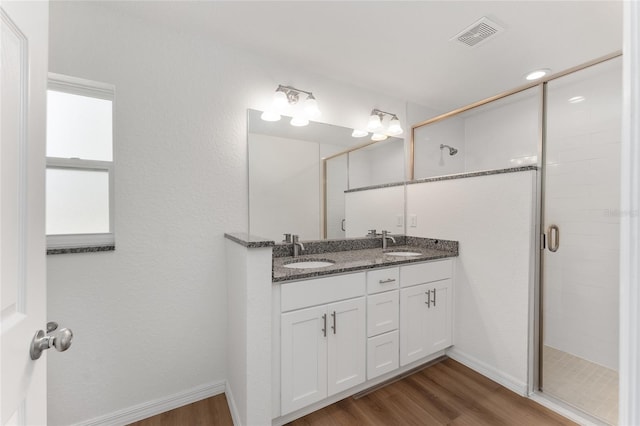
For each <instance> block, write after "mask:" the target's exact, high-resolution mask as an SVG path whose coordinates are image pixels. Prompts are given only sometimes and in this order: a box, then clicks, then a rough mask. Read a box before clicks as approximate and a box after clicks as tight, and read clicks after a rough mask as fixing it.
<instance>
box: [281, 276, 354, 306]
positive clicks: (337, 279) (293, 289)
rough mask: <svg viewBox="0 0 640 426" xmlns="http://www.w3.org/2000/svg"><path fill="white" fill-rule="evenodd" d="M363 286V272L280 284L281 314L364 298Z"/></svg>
mask: <svg viewBox="0 0 640 426" xmlns="http://www.w3.org/2000/svg"><path fill="white" fill-rule="evenodd" d="M365 286H366V284H365V274H364V272H361V273H357V274H347V275H337V276H332V277H327V278H318V279H314V280H307V281H296V282H292V283H286V284H282V285H281V288H280V303H281V312H287V311H292V310H294V309H300V308H306V307H308V306H315V305H322V304H326V303H331V302H335V301H338V300H343V299H350V298H352V297H358V296H364V294H365Z"/></svg>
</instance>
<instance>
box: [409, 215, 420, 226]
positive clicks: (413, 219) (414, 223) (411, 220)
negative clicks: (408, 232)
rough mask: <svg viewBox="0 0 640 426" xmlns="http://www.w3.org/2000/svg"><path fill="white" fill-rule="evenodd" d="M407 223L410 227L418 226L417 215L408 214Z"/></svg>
mask: <svg viewBox="0 0 640 426" xmlns="http://www.w3.org/2000/svg"><path fill="white" fill-rule="evenodd" d="M409 223H410V224H411V227H412V228H415V227H416V226H418V215H415V214H411V215H409Z"/></svg>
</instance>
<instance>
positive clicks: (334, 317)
mask: <svg viewBox="0 0 640 426" xmlns="http://www.w3.org/2000/svg"><path fill="white" fill-rule="evenodd" d="M331 316H332V317H333V326H332V327H331V329H333V334H336V311H333V313H332V314H331Z"/></svg>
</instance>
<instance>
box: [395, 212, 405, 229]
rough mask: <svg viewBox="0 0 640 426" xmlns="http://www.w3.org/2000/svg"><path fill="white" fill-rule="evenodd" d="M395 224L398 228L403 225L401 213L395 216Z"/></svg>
mask: <svg viewBox="0 0 640 426" xmlns="http://www.w3.org/2000/svg"><path fill="white" fill-rule="evenodd" d="M396 226H397V227H398V228H401V227H402V226H404V218H403V217H402V215H401V214H399V215H397V216H396Z"/></svg>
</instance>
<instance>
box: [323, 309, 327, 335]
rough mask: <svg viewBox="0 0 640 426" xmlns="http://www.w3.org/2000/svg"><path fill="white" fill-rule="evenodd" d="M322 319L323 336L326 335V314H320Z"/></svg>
mask: <svg viewBox="0 0 640 426" xmlns="http://www.w3.org/2000/svg"><path fill="white" fill-rule="evenodd" d="M322 321H323V322H324V328H323V329H322V334H324V337H327V314H324V315H323V316H322Z"/></svg>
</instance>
